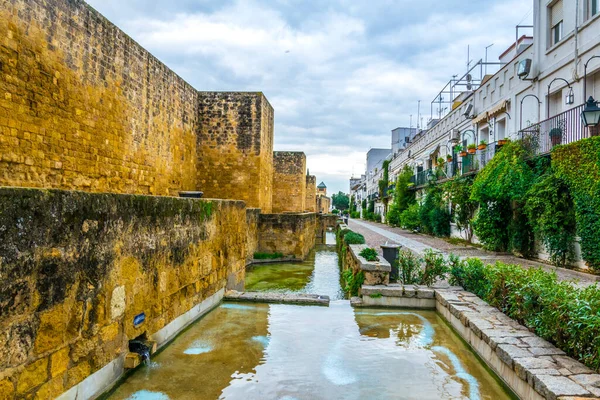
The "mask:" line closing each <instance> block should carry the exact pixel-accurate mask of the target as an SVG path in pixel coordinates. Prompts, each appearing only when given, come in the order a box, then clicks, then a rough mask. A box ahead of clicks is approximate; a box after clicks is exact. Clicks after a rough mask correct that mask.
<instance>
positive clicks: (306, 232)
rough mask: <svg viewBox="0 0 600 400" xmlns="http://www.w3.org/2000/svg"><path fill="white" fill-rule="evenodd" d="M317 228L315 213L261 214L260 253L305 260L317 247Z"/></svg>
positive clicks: (259, 227)
mask: <svg viewBox="0 0 600 400" xmlns="http://www.w3.org/2000/svg"><path fill="white" fill-rule="evenodd" d="M316 228H317V216H316V214H314V213H301V214H291V213H290V214H260V217H259V220H258V251H259V252H261V253H281V254H283V255H284V256H294V258H297V259H304V258H305V257H306V256H307V255H308V253H309V252H310V250H311V249H312V248H313V247H314V246H315V232H316Z"/></svg>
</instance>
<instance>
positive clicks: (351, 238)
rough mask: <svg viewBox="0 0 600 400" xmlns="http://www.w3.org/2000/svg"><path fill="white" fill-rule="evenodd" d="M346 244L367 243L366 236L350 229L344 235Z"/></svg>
mask: <svg viewBox="0 0 600 400" xmlns="http://www.w3.org/2000/svg"><path fill="white" fill-rule="evenodd" d="M344 242H346V244H365V237H364V236H363V235H361V234H360V233H356V232H352V231H349V232H348V233H346V234H345V235H344Z"/></svg>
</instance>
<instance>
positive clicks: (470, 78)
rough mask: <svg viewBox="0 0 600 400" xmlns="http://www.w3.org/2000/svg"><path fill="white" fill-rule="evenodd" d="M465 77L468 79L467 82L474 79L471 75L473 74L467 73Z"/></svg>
mask: <svg viewBox="0 0 600 400" xmlns="http://www.w3.org/2000/svg"><path fill="white" fill-rule="evenodd" d="M465 79H466V80H467V82H471V81H472V80H473V77H472V76H471V74H467V76H466V77H465Z"/></svg>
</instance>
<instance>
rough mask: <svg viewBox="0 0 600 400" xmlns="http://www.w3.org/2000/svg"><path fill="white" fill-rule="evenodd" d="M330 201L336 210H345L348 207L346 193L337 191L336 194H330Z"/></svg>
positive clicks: (348, 201)
mask: <svg viewBox="0 0 600 400" xmlns="http://www.w3.org/2000/svg"><path fill="white" fill-rule="evenodd" d="M331 203H332V204H333V206H334V207H335V208H337V209H338V210H342V211H343V210H347V209H348V208H350V198H349V197H348V195H347V194H345V193H342V192H338V193H337V194H333V195H332V196H331Z"/></svg>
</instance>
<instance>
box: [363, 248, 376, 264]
mask: <svg viewBox="0 0 600 400" xmlns="http://www.w3.org/2000/svg"><path fill="white" fill-rule="evenodd" d="M358 255H359V256H361V257H364V259H365V260H367V261H378V260H379V257H377V251H376V250H375V249H372V248H370V247H367V248H366V249H362V250H361V251H360V253H358Z"/></svg>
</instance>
